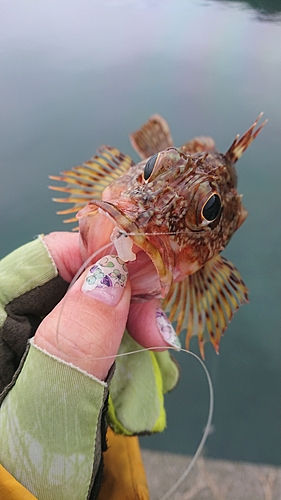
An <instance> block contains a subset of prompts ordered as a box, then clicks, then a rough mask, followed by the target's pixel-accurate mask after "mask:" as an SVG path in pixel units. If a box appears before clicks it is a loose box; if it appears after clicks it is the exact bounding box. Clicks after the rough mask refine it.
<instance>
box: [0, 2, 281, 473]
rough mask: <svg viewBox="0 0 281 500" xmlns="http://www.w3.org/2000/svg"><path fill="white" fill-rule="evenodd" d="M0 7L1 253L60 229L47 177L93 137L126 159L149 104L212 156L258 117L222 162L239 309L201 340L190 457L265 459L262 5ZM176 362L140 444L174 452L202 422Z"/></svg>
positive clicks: (275, 275)
mask: <svg viewBox="0 0 281 500" xmlns="http://www.w3.org/2000/svg"><path fill="white" fill-rule="evenodd" d="M261 4H262V3H261V2H259V6H260V5H261ZM0 5H1V11H2V15H1V24H2V26H1V30H0V37H1V59H2V61H1V67H2V87H1V100H2V103H1V109H2V120H1V143H2V144H1V149H2V153H1V156H2V159H1V182H0V224H1V256H4V255H5V254H6V253H7V252H9V251H10V250H12V249H13V248H15V247H17V246H19V245H20V244H22V243H25V242H27V241H29V240H30V239H32V238H33V237H34V235H36V234H38V233H47V232H49V231H52V230H62V229H64V230H65V229H66V228H65V226H63V224H62V221H61V220H60V218H59V217H58V216H56V215H55V210H56V207H55V206H54V204H53V203H52V202H51V193H50V192H48V190H47V185H48V174H57V173H58V172H59V171H61V170H64V169H67V168H69V167H71V166H72V165H75V164H78V163H80V162H81V161H83V160H86V159H88V158H89V157H90V156H92V155H93V153H94V152H95V149H96V148H97V147H98V146H100V145H101V144H104V143H106V144H111V145H114V146H116V147H118V148H119V149H121V150H122V151H124V152H125V153H129V154H131V155H132V156H133V157H134V159H137V157H136V155H135V154H134V152H133V151H132V149H131V146H130V143H129V140H128V133H129V132H130V131H132V130H135V129H136V128H138V127H139V126H140V125H141V124H142V123H143V122H144V121H146V120H147V118H148V117H149V116H150V115H151V114H153V113H155V112H158V113H161V114H163V116H165V117H166V119H167V120H168V121H169V123H170V126H171V129H172V133H173V136H174V139H175V142H176V144H178V145H179V144H181V143H183V142H184V141H186V140H187V139H189V138H190V137H192V136H194V135H203V134H204V135H211V136H213V137H214V138H215V140H216V143H217V146H218V149H219V150H220V151H222V152H224V151H226V150H227V149H228V147H229V146H230V144H231V142H232V140H233V139H234V137H235V135H236V134H237V133H243V132H244V131H245V130H246V129H247V128H248V127H249V126H250V125H251V123H252V122H253V120H254V119H255V118H256V117H257V115H258V114H259V113H260V111H264V112H265V116H266V118H268V119H269V123H268V124H267V126H266V127H265V129H264V130H263V131H262V132H261V134H260V136H259V137H258V139H257V140H256V141H255V142H254V143H253V144H252V146H251V147H250V148H249V150H247V152H246V153H245V154H244V156H243V157H242V159H241V160H240V161H239V163H238V174H239V190H240V192H242V193H244V205H245V206H246V208H247V209H248V210H249V217H248V219H247V221H246V223H245V224H244V225H243V226H242V228H241V229H239V231H238V232H237V233H236V234H235V236H234V238H233V240H232V241H231V243H230V245H229V248H227V251H226V252H225V254H226V256H228V257H229V258H230V259H231V260H233V262H234V263H235V264H236V265H237V267H238V268H239V270H240V271H241V274H242V276H243V278H244V280H245V281H246V283H247V285H248V287H249V289H250V304H249V305H246V306H244V307H243V308H242V309H241V310H240V311H239V312H238V313H237V314H236V316H235V318H234V320H233V321H232V323H231V325H230V327H229V329H228V331H227V334H226V336H225V337H224V338H223V340H222V343H221V353H220V356H216V355H215V354H214V352H213V350H212V348H211V347H210V346H207V349H206V351H207V365H208V367H209V370H210V373H211V376H212V379H213V382H214V388H215V414H214V421H213V432H212V434H211V435H210V437H209V439H208V441H207V445H206V450H205V451H206V454H207V455H209V456H212V457H220V458H230V459H235V460H237V459H239V460H250V461H255V462H267V463H281V426H280V422H281V386H280V377H281V373H280V371H281V368H280V358H281V332H280V302H279V300H278V299H279V297H278V295H279V296H280V261H279V255H280V245H279V243H280V220H279V219H280V217H279V213H280V212H279V203H280V152H281V151H280V139H281V130H280V111H281V109H280V108H281V104H280V88H281V85H280V84H281V52H280V46H281V24H280V17H278V3H276V2H275V3H274V2H264V5H265V8H260V9H259V10H255V9H254V8H253V7H254V6H255V5H254V2H252V7H250V4H249V3H246V2H222V1H218V2H216V1H184V0H182V1H172V0H166V1H165V0H164V1H157V0H155V1H149V0H142V1H141V0H140V1H133V0H131V1H111V2H109V1H103V2H102V1H96V2H92V1H86V0H81V1H80V2H75V1H71V0H68V1H64V0H62V1H60V2H56V1H54V0H50V1H49V2H34V1H31V0H30V1H26V2H20V1H14V2H8V1H1V2H0ZM276 5H277V7H276ZM269 7H271V9H270V8H269ZM192 348H193V350H195V351H197V345H196V341H195V342H194V343H192ZM177 357H178V360H179V362H180V364H181V371H182V377H181V383H180V384H179V387H178V388H177V389H176V390H175V391H174V392H173V393H172V394H170V395H169V396H168V397H167V408H168V429H167V431H166V432H165V433H164V434H162V435H159V436H155V437H150V438H143V439H142V445H143V446H144V447H154V448H158V449H167V450H170V451H175V452H181V453H189V454H190V453H194V451H195V449H196V447H197V444H198V442H199V440H200V438H201V434H202V430H203V428H204V425H205V423H206V418H207V411H208V393H207V387H206V385H207V384H206V381H205V379H204V375H203V372H202V369H200V367H199V366H198V365H197V364H196V362H195V361H194V359H193V358H191V357H188V356H187V355H183V354H180V355H179V356H177Z"/></svg>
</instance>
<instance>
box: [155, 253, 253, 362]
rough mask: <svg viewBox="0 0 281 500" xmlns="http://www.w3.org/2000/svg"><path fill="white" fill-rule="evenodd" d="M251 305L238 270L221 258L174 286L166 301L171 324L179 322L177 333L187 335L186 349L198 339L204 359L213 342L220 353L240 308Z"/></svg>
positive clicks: (164, 303) (164, 304) (219, 256)
mask: <svg viewBox="0 0 281 500" xmlns="http://www.w3.org/2000/svg"><path fill="white" fill-rule="evenodd" d="M247 301H248V290H247V288H246V286H245V284H244V282H243V281H242V278H241V276H240V273H239V272H238V271H237V269H236V268H235V266H234V265H233V264H232V263H231V262H229V261H228V260H227V259H225V258H224V257H222V256H221V255H217V256H216V257H214V258H213V259H211V260H210V261H209V262H207V263H206V264H205V265H204V266H203V267H202V268H201V269H199V271H197V272H196V273H194V274H192V275H190V276H187V278H185V279H184V280H183V281H180V282H179V283H174V284H173V285H172V287H171V289H170V291H169V293H168V295H167V297H166V298H165V300H164V301H163V307H164V308H165V310H166V311H168V316H169V319H170V321H177V326H176V332H177V334H178V335H179V334H180V332H181V331H182V330H185V332H186V348H187V349H188V346H189V341H190V338H191V337H192V335H198V341H199V349H200V353H201V356H202V358H204V343H205V341H206V340H210V341H211V342H212V344H213V346H214V348H215V351H216V352H217V353H218V352H219V343H220V338H221V336H222V335H223V333H224V331H225V329H226V327H227V325H228V323H229V321H230V320H231V318H232V316H233V314H234V312H235V311H237V309H238V308H239V307H240V305H242V304H244V303H245V302H247Z"/></svg>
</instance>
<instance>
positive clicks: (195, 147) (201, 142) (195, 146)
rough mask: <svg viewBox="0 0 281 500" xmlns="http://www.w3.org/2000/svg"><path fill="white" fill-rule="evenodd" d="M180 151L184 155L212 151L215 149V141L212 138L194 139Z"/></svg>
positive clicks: (201, 137)
mask: <svg viewBox="0 0 281 500" xmlns="http://www.w3.org/2000/svg"><path fill="white" fill-rule="evenodd" d="M180 149H181V150H182V151H183V152H184V153H189V154H192V153H203V152H204V151H206V152H207V151H214V150H215V149H216V145H215V141H214V139H212V137H208V136H200V137H194V138H193V139H191V140H190V141H188V142H186V143H185V144H183V145H182V146H181V147H180Z"/></svg>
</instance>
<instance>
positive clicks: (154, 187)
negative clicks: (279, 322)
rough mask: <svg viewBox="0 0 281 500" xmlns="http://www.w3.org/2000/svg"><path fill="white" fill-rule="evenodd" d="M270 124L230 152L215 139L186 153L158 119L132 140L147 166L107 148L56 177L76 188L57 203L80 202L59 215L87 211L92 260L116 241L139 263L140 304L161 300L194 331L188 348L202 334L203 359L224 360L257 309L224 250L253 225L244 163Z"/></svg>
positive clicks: (83, 215) (84, 219) (136, 290)
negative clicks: (238, 323)
mask: <svg viewBox="0 0 281 500" xmlns="http://www.w3.org/2000/svg"><path fill="white" fill-rule="evenodd" d="M261 116H262V113H261V114H260V115H259V117H258V118H257V120H256V121H255V122H254V123H253V125H252V126H251V127H250V128H249V129H248V130H247V132H246V133H245V134H244V135H243V136H242V137H241V138H239V136H237V137H236V138H235V140H234V141H233V143H232V145H231V146H230V148H229V149H228V151H227V152H226V153H225V154H222V153H219V152H218V151H217V150H216V148H215V143H214V141H213V139H212V138H210V137H195V138H194V139H192V140H190V141H189V142H187V143H185V144H183V146H181V147H180V148H176V147H175V146H174V145H173V139H172V136H171V133H170V129H169V126H168V124H167V122H166V121H165V120H164V118H162V117H161V116H160V115H153V116H152V117H151V118H150V119H149V120H148V122H147V123H145V124H144V125H143V126H142V127H141V128H140V129H139V130H138V131H136V132H134V133H133V134H131V136H130V138H131V143H132V146H133V147H134V149H135V150H136V151H137V153H138V154H139V155H140V157H141V161H140V163H138V164H137V165H135V164H134V162H133V160H132V159H131V158H130V157H129V156H127V155H124V154H122V153H121V152H120V151H119V150H118V149H116V148H112V147H109V146H102V147H101V148H100V149H99V150H98V151H97V156H95V157H93V158H91V159H90V160H89V161H87V162H85V163H83V164H82V165H79V166H77V167H74V168H73V169H72V170H70V171H65V172H63V173H62V174H61V175H60V176H51V179H54V180H58V181H63V182H64V183H66V186H51V189H54V190H57V191H62V192H66V193H68V194H69V196H68V197H67V198H55V199H54V201H57V202H63V203H72V204H74V206H72V207H71V208H68V209H66V210H62V211H59V212H58V213H59V214H70V213H73V212H77V211H79V212H78V214H77V216H76V217H77V218H78V219H79V229H80V235H81V242H82V251H83V256H84V257H85V258H86V257H89V255H91V244H92V242H93V241H95V245H96V247H97V242H98V247H99V246H102V245H104V244H105V243H106V242H109V241H110V239H111V240H112V241H113V243H114V244H115V247H116V250H117V253H118V255H119V257H120V258H122V259H123V260H125V261H129V262H128V267H129V272H130V277H131V283H133V285H134V286H133V297H134V299H135V300H148V299H151V298H153V297H161V298H162V301H163V308H164V309H165V311H166V312H167V314H168V316H169V319H170V321H173V322H176V332H177V334H180V332H181V331H182V330H185V332H186V348H187V349H188V346H189V341H190V338H191V337H192V336H193V335H197V336H198V340H199V348H200V353H201V356H202V357H203V358H204V343H205V341H206V340H210V341H211V342H212V344H213V346H214V348H215V351H216V352H217V353H218V352H219V343H220V338H221V336H222V334H223V333H224V331H225V329H226V327H227V325H228V323H229V321H230V320H231V318H232V316H233V314H234V312H235V311H236V310H237V309H238V308H239V306H240V305H242V304H244V303H245V302H247V301H248V290H247V287H246V285H245V284H244V282H243V280H242V278H241V276H240V274H239V272H238V270H237V269H236V268H235V266H234V265H233V264H232V263H231V262H230V261H229V260H227V259H226V258H225V257H223V256H222V255H221V252H222V250H223V249H224V248H225V246H226V245H227V243H228V242H229V240H230V238H231V236H232V235H233V233H234V232H235V231H236V230H237V229H238V228H239V227H240V226H241V224H242V223H243V222H244V220H245V219H246V217H247V211H246V210H245V208H244V207H243V205H242V201H241V198H242V196H241V195H239V194H238V192H237V174H236V169H235V163H236V162H237V160H238V159H239V158H240V157H241V156H242V154H243V153H244V151H245V150H246V149H247V148H248V146H249V145H250V144H251V142H252V141H253V140H254V139H255V138H256V137H257V135H258V133H259V132H260V130H261V129H262V127H263V126H264V125H265V123H266V121H265V122H264V123H262V124H261V125H260V126H259V127H258V128H257V129H256V130H255V128H256V125H257V123H258V121H259V119H260V118H261ZM85 205H86V206H85ZM76 217H75V218H70V219H68V220H66V221H65V222H73V221H76V220H77V218H76ZM141 271H142V272H141Z"/></svg>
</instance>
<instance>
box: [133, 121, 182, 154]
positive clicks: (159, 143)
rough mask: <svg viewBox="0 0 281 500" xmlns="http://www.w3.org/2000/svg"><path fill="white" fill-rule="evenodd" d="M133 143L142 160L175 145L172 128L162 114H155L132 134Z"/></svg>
mask: <svg viewBox="0 0 281 500" xmlns="http://www.w3.org/2000/svg"><path fill="white" fill-rule="evenodd" d="M130 140H131V144H132V146H133V148H134V150H135V151H136V152H137V153H138V154H139V155H140V157H141V158H142V160H145V159H146V158H149V157H150V156H153V155H155V154H156V153H159V151H163V150H164V149H167V148H170V147H171V146H173V145H174V141H173V139H172V136H171V132H170V128H169V125H168V123H167V122H166V120H165V119H164V118H163V117H162V116H160V115H153V116H151V117H150V118H149V120H148V121H147V122H146V123H145V124H144V125H143V126H142V127H141V128H140V129H139V130H137V131H136V132H133V133H132V134H130Z"/></svg>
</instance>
